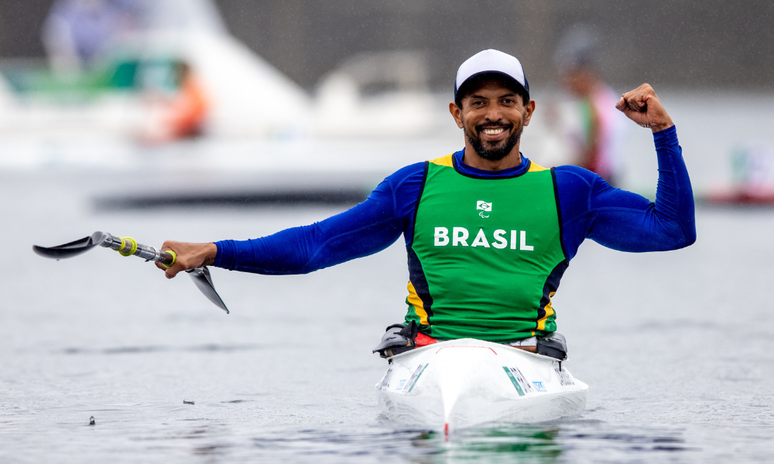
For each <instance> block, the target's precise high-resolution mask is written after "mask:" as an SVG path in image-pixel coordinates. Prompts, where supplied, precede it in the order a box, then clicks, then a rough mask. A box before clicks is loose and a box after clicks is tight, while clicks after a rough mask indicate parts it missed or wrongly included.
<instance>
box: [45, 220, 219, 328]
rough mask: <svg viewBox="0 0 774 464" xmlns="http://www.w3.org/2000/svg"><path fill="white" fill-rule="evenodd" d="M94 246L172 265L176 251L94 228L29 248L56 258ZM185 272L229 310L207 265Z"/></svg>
mask: <svg viewBox="0 0 774 464" xmlns="http://www.w3.org/2000/svg"><path fill="white" fill-rule="evenodd" d="M96 246H101V247H104V248H110V249H113V250H116V251H117V252H118V253H119V254H121V256H132V255H134V256H139V257H140V258H143V259H145V261H157V262H159V263H161V264H162V265H163V266H164V267H172V266H173V265H174V264H175V260H176V259H177V255H176V254H175V252H174V251H172V250H167V251H159V250H157V249H155V248H153V247H151V246H147V245H143V244H141V243H137V241H136V240H135V239H133V238H131V237H118V236H115V235H110V234H108V233H106V232H94V233H93V234H91V235H90V236H88V237H83V238H82V239H79V240H75V241H73V242H69V243H65V244H64V245H57V246H53V247H42V246H38V245H32V250H33V251H34V252H35V253H37V254H39V255H40V256H43V257H44V258H51V259H56V260H57V261H58V260H60V259H64V258H72V257H73V256H78V255H80V254H82V253H85V252H87V251H89V250H91V249H92V248H94V247H96ZM185 272H187V273H188V275H190V276H191V279H193V282H194V284H196V287H197V288H198V289H199V290H201V292H202V293H204V296H206V297H207V299H208V300H210V301H211V302H213V303H214V304H215V306H217V307H219V308H221V309H222V310H223V311H226V314H229V311H228V308H227V307H226V304H225V303H223V300H222V299H221V298H220V295H218V292H216V291H215V287H214V286H213V284H212V277H210V270H209V269H207V266H203V267H197V268H196V269H188V270H186V271H185Z"/></svg>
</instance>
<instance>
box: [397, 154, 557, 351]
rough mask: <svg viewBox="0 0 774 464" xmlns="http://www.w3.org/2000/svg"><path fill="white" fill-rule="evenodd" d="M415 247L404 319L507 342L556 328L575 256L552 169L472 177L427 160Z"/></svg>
mask: <svg viewBox="0 0 774 464" xmlns="http://www.w3.org/2000/svg"><path fill="white" fill-rule="evenodd" d="M408 254H409V275H410V281H409V284H408V290H409V296H408V298H407V299H406V303H407V304H408V314H407V315H406V323H409V322H410V321H412V320H413V321H415V322H416V323H417V325H418V326H419V330H420V331H421V332H422V333H424V334H425V335H429V336H431V337H434V338H439V339H444V340H448V339H455V338H466V337H470V338H478V339H481V340H488V341H493V342H507V341H512V340H517V339H521V338H526V337H532V336H535V335H538V336H543V335H547V334H549V333H551V332H554V331H555V330H556V323H555V318H556V315H555V313H554V310H553V308H552V306H551V297H553V295H554V293H555V292H556V289H557V288H558V286H559V280H560V279H561V276H562V274H563V273H564V271H565V269H567V265H568V260H567V259H566V255H565V252H564V250H563V248H562V242H561V225H560V218H559V208H558V200H557V197H556V189H555V180H554V176H553V171H551V170H548V169H545V168H542V167H540V166H537V165H535V164H531V165H530V168H529V170H528V171H527V172H526V173H524V174H522V175H520V176H517V177H510V178H475V177H468V176H466V175H463V174H460V173H459V172H457V170H456V169H455V168H454V159H453V156H452V155H448V156H445V157H443V158H438V159H436V160H433V161H429V162H428V163H427V164H426V171H425V178H424V183H423V187H422V190H421V193H420V195H419V199H418V203H417V207H416V217H415V221H414V236H413V240H412V242H411V246H410V248H409V250H408Z"/></svg>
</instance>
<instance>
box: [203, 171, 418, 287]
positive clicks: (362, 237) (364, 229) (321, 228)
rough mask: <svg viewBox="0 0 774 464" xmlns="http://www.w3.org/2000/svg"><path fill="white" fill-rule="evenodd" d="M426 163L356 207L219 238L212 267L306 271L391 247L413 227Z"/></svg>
mask: <svg viewBox="0 0 774 464" xmlns="http://www.w3.org/2000/svg"><path fill="white" fill-rule="evenodd" d="M423 173H424V163H418V164H414V165H411V166H407V167H405V168H403V169H401V170H400V171H398V172H396V173H394V174H392V175H391V176H389V177H387V178H386V179H385V180H384V181H383V182H382V183H381V184H379V186H378V187H376V189H375V190H374V191H373V192H371V194H370V195H369V196H368V198H367V199H366V200H365V201H364V202H362V203H360V204H358V205H357V206H355V207H353V208H351V209H349V210H347V211H344V212H343V213H340V214H337V215H335V216H332V217H330V218H328V219H325V220H323V221H320V222H316V223H314V224H311V225H307V226H302V227H294V228H291V229H286V230H283V231H281V232H277V233H276V234H273V235H269V236H267V237H262V238H258V239H252V240H244V241H235V240H223V241H220V242H215V245H216V246H217V247H218V254H217V256H216V258H215V262H214V263H213V265H214V266H217V267H222V268H226V269H229V270H232V271H233V270H237V271H245V272H254V273H257V274H275V275H279V274H306V273H309V272H312V271H316V270H318V269H322V268H326V267H330V266H334V265H336V264H340V263H343V262H345V261H349V260H351V259H355V258H361V257H363V256H368V255H371V254H374V253H376V252H378V251H381V250H383V249H385V248H387V247H388V246H390V245H391V244H392V243H393V242H395V240H397V239H398V237H400V234H401V233H403V232H404V230H406V228H407V227H408V226H409V222H410V221H409V219H410V215H411V213H412V212H413V205H414V203H415V202H416V198H417V195H418V194H419V187H420V186H421V182H422V176H423Z"/></svg>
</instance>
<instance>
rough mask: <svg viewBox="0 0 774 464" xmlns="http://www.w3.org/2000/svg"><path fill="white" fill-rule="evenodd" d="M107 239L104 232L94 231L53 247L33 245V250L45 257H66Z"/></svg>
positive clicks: (86, 249) (87, 249)
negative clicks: (86, 235)
mask: <svg viewBox="0 0 774 464" xmlns="http://www.w3.org/2000/svg"><path fill="white" fill-rule="evenodd" d="M104 240H105V234H103V233H102V232H94V233H93V234H91V235H90V236H88V237H83V238H82V239H79V240H75V241H74V242H70V243H65V244H64V245H57V246H53V247H42V246H38V245H32V251H34V252H35V253H37V254H39V255H40V256H43V257H44V258H51V259H57V260H58V259H64V258H72V257H73V256H78V255H80V254H82V253H86V252H87V251H89V250H91V249H92V248H94V247H95V246H97V245H99V244H100V243H102V242H103V241H104Z"/></svg>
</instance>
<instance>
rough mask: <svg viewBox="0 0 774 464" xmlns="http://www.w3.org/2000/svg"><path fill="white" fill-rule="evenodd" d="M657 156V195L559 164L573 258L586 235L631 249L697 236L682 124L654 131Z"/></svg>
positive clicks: (682, 243)
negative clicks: (679, 131) (653, 197)
mask: <svg viewBox="0 0 774 464" xmlns="http://www.w3.org/2000/svg"><path fill="white" fill-rule="evenodd" d="M653 138H654V141H655V145H656V153H657V156H658V172H659V177H658V188H657V189H656V201H655V202H650V201H648V200H647V199H646V198H644V197H642V196H640V195H637V194H635V193H632V192H627V191H625V190H620V189H616V188H613V187H611V186H610V184H608V183H607V182H605V181H604V180H603V179H602V178H601V177H599V176H598V175H596V174H594V173H591V172H589V171H587V170H585V169H582V168H578V167H575V166H561V167H557V168H555V169H554V173H555V175H556V184H557V195H558V197H559V206H560V213H561V216H562V244H563V245H564V247H565V251H566V253H567V257H568V258H569V259H572V257H573V256H575V253H576V252H577V251H578V246H579V245H580V244H581V242H582V241H583V240H584V239H585V238H586V237H588V238H590V239H592V240H594V241H595V242H597V243H599V244H601V245H604V246H606V247H609V248H612V249H615V250H620V251H630V252H644V251H665V250H675V249H678V248H682V247H686V246H688V245H690V244H692V243H693V242H695V241H696V225H695V217H694V203H693V191H692V190H691V180H690V178H689V177H688V170H687V169H686V167H685V162H684V160H683V156H682V149H681V148H680V145H679V143H678V140H677V130H676V128H675V127H674V126H673V127H671V128H669V129H666V130H663V131H660V132H656V133H655V134H653Z"/></svg>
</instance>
